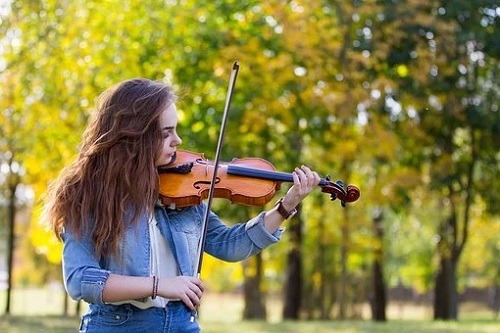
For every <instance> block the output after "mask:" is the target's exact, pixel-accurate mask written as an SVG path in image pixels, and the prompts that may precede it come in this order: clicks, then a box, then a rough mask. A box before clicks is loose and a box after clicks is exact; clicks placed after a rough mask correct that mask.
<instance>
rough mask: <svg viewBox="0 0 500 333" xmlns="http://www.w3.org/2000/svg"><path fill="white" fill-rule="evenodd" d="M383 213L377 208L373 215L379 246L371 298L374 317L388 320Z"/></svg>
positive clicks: (378, 319) (376, 254) (375, 259)
mask: <svg viewBox="0 0 500 333" xmlns="http://www.w3.org/2000/svg"><path fill="white" fill-rule="evenodd" d="M382 221H383V215H382V211H381V210H377V211H376V212H375V213H374V216H373V223H374V229H375V235H376V240H377V242H378V247H376V249H375V251H374V252H375V253H374V257H375V258H374V261H373V296H372V297H373V298H372V300H371V308H372V319H373V320H375V321H386V315H385V309H386V305H387V296H386V286H385V282H384V273H383V267H384V248H383V244H384V229H383V227H382Z"/></svg>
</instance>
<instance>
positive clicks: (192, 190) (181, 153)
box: [159, 149, 280, 208]
mask: <svg viewBox="0 0 500 333" xmlns="http://www.w3.org/2000/svg"><path fill="white" fill-rule="evenodd" d="M230 165H232V166H238V165H239V166H246V167H252V168H258V169H261V170H268V171H274V170H275V168H274V166H273V165H272V164H271V163H270V162H268V161H266V160H264V159H261V158H254V157H250V158H235V159H233V160H232V161H231V162H229V163H223V164H220V165H219V170H217V178H216V179H217V180H216V184H215V188H214V197H216V198H225V199H228V200H230V201H231V202H232V203H234V204H240V205H246V206H262V205H265V204H266V203H268V202H269V201H271V200H272V198H273V197H274V195H275V193H276V191H277V190H279V189H280V183H279V182H277V181H272V180H266V179H257V178H250V177H241V176H237V175H232V174H230V173H228V166H230ZM214 170H215V168H214V165H213V164H210V162H209V161H208V160H207V159H206V158H205V156H204V155H203V154H201V153H194V152H190V151H186V150H181V149H178V150H177V152H176V158H175V161H174V162H173V163H172V164H170V165H168V166H167V167H160V168H159V177H160V186H159V193H160V198H161V201H162V203H163V204H164V205H165V206H167V207H176V208H182V207H187V206H193V205H198V204H200V203H201V201H202V200H204V199H206V198H208V194H209V190H210V183H211V182H212V177H213V173H214Z"/></svg>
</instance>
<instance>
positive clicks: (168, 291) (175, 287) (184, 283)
mask: <svg viewBox="0 0 500 333" xmlns="http://www.w3.org/2000/svg"><path fill="white" fill-rule="evenodd" d="M204 288H205V287H204V286H203V282H201V280H200V279H198V278H196V277H193V276H176V277H172V278H162V279H160V280H159V281H158V296H161V297H164V298H169V299H180V300H181V301H182V302H183V303H184V304H186V306H187V307H188V308H189V309H191V310H195V308H196V307H197V306H199V305H200V300H201V297H202V296H203V291H204Z"/></svg>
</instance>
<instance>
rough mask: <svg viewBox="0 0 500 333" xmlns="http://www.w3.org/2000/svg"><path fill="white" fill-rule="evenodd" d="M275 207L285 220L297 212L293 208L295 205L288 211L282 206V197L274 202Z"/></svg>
mask: <svg viewBox="0 0 500 333" xmlns="http://www.w3.org/2000/svg"><path fill="white" fill-rule="evenodd" d="M276 207H277V210H278V213H280V215H281V216H283V218H284V219H285V220H288V219H289V218H291V217H293V216H294V215H295V214H296V213H297V209H295V207H294V208H293V209H292V210H290V211H288V210H286V208H285V207H283V198H281V199H279V200H278V202H277V203H276Z"/></svg>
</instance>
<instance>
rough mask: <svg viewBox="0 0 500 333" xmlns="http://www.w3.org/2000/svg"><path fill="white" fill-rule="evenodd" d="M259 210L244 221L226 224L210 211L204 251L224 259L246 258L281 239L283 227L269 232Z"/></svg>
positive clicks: (262, 213) (236, 259)
mask: <svg viewBox="0 0 500 333" xmlns="http://www.w3.org/2000/svg"><path fill="white" fill-rule="evenodd" d="M264 214H265V212H261V213H260V214H259V215H257V216H256V217H255V218H253V219H251V220H250V221H248V222H246V223H238V224H236V225H234V226H231V227H228V226H226V225H225V224H224V223H223V222H222V221H221V220H220V219H219V217H218V216H217V215H216V214H214V213H211V214H210V219H209V222H208V229H207V238H206V242H205V251H206V252H207V253H209V254H210V255H212V256H214V257H216V258H219V259H222V260H225V261H232V262H234V261H240V260H243V259H246V258H248V257H250V256H252V255H254V254H256V253H258V252H260V251H261V250H263V249H265V248H267V247H268V246H270V245H272V244H274V243H277V242H278V241H280V239H281V234H282V232H283V229H278V230H276V231H275V232H274V233H272V234H271V233H270V232H269V231H268V230H267V229H266V228H265V226H264Z"/></svg>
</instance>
